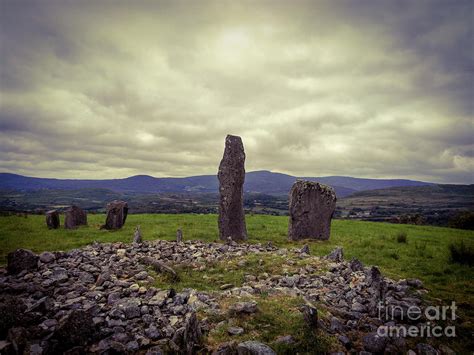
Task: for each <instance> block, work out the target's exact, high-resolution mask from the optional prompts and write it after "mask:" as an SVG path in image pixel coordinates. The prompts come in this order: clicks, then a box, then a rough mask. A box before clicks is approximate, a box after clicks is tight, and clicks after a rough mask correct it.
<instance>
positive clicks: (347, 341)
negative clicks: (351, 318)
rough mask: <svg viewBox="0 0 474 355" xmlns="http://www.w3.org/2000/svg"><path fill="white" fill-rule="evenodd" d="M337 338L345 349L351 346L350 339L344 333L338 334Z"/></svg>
mask: <svg viewBox="0 0 474 355" xmlns="http://www.w3.org/2000/svg"><path fill="white" fill-rule="evenodd" d="M337 339H338V340H339V342H340V343H341V344H342V345H343V346H344V347H345V348H346V349H350V348H351V347H352V343H351V340H350V339H349V338H348V337H347V336H346V335H339V337H338V338H337Z"/></svg>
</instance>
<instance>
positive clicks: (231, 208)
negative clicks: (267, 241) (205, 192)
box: [217, 135, 247, 241]
mask: <svg viewBox="0 0 474 355" xmlns="http://www.w3.org/2000/svg"><path fill="white" fill-rule="evenodd" d="M244 165H245V152H244V145H243V144H242V139H241V138H240V137H237V136H231V135H228V136H227V137H226V139H225V150H224V156H223V158H222V160H221V163H220V165H219V173H218V174H217V177H218V179H219V194H220V202H219V237H220V239H221V240H225V241H227V240H228V239H229V238H230V239H232V240H246V239H247V227H246V225H245V213H244V206H243V199H244V198H243V187H244V180H245V166H244Z"/></svg>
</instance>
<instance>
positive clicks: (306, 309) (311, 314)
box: [302, 303, 318, 329]
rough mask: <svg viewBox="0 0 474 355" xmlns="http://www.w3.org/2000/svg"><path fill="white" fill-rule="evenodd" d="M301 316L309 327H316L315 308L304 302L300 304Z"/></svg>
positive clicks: (316, 315) (316, 311)
mask: <svg viewBox="0 0 474 355" xmlns="http://www.w3.org/2000/svg"><path fill="white" fill-rule="evenodd" d="M302 312H303V318H304V321H305V322H306V324H308V326H309V327H310V328H313V329H316V328H317V327H318V310H317V308H316V307H315V306H314V305H312V304H310V303H306V304H305V305H303V306H302Z"/></svg>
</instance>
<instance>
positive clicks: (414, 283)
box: [407, 279, 423, 288]
mask: <svg viewBox="0 0 474 355" xmlns="http://www.w3.org/2000/svg"><path fill="white" fill-rule="evenodd" d="M407 284H408V286H411V287H415V288H423V282H421V280H418V279H407Z"/></svg>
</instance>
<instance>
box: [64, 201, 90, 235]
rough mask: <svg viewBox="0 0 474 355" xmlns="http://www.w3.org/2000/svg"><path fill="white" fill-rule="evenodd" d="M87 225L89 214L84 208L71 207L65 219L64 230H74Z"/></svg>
mask: <svg viewBox="0 0 474 355" xmlns="http://www.w3.org/2000/svg"><path fill="white" fill-rule="evenodd" d="M86 225H87V213H86V211H84V210H83V209H82V208H79V207H77V206H71V207H69V208H68V209H67V210H66V217H65V219H64V228H66V229H74V228H77V227H79V226H86Z"/></svg>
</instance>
